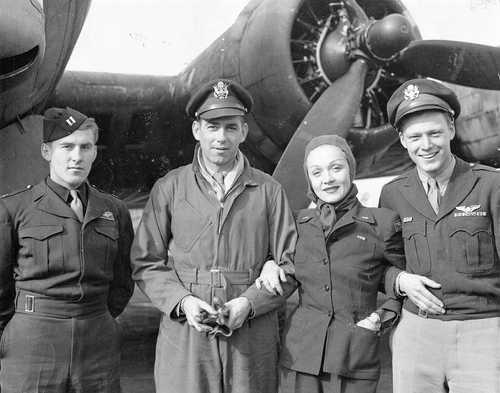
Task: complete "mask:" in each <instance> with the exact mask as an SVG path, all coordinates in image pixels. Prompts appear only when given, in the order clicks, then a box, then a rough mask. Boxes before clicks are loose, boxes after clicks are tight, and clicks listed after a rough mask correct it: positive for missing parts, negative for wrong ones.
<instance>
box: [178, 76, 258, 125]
mask: <svg viewBox="0 0 500 393" xmlns="http://www.w3.org/2000/svg"><path fill="white" fill-rule="evenodd" d="M252 106H253V99H252V96H251V95H250V93H249V92H248V90H247V89H245V88H244V87H243V86H241V85H240V84H239V83H237V82H235V81H233V80H230V79H215V80H212V81H210V82H208V83H205V84H204V85H203V86H201V87H200V88H199V89H198V90H196V92H195V93H194V94H193V95H192V96H191V99H190V100H189V102H188V103H187V105H186V113H187V114H188V115H189V116H191V117H193V118H195V119H198V118H202V119H206V120H209V119H216V118H218V117H224V116H242V115H245V114H247V113H248V112H250V110H251V109H252Z"/></svg>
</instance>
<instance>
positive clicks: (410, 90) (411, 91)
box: [403, 85, 420, 101]
mask: <svg viewBox="0 0 500 393" xmlns="http://www.w3.org/2000/svg"><path fill="white" fill-rule="evenodd" d="M419 95H420V90H418V86H417V85H408V86H406V88H405V90H404V92H403V97H404V99H405V100H406V101H408V100H414V99H415V98H417V97H418V96H419Z"/></svg>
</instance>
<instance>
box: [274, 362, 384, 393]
mask: <svg viewBox="0 0 500 393" xmlns="http://www.w3.org/2000/svg"><path fill="white" fill-rule="evenodd" d="M377 384H378V380H373V379H354V378H347V377H343V376H340V375H335V374H330V373H324V372H321V373H320V374H319V375H312V374H306V373H301V372H299V371H294V370H290V369H288V368H286V367H281V369H280V387H279V393H375V392H376V390H377Z"/></svg>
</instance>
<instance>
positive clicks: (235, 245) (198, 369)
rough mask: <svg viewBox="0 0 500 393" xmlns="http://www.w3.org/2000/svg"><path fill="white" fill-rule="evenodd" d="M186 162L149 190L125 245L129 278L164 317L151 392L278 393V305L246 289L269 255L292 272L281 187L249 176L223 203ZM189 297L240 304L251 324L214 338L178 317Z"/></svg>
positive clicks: (247, 172) (290, 230)
mask: <svg viewBox="0 0 500 393" xmlns="http://www.w3.org/2000/svg"><path fill="white" fill-rule="evenodd" d="M197 156H198V153H197V151H195V155H194V157H195V158H194V160H193V163H192V164H190V165H187V166H184V167H181V168H178V169H175V170H173V171H171V172H169V173H168V174H167V175H166V176H164V177H163V178H161V179H159V180H158V181H157V182H156V184H155V185H154V187H153V189H152V190H151V194H150V198H149V201H148V203H147V205H146V207H145V209H144V213H143V216H142V220H141V222H140V224H139V227H138V229H137V233H136V236H135V239H134V243H133V246H132V252H131V255H132V264H133V277H134V279H135V280H136V281H137V283H138V285H139V287H140V288H141V289H142V290H143V291H144V292H145V293H146V295H147V296H148V297H149V298H150V299H151V301H152V303H153V304H154V305H155V306H156V307H157V308H158V309H160V310H161V311H162V312H163V315H162V320H161V323H160V331H159V334H158V341H157V347H156V363H155V382H156V390H157V391H158V392H162V393H166V392H190V393H196V392H199V393H205V392H226V393H229V392H239V393H253V392H260V393H275V392H276V389H277V362H278V341H279V338H278V320H277V314H276V312H275V311H274V309H275V308H276V307H277V306H278V305H279V304H282V303H283V301H284V299H283V298H282V297H279V296H274V295H272V294H270V293H269V292H267V291H266V290H265V289H261V290H258V289H257V288H256V287H255V285H253V283H254V281H255V278H257V277H258V276H259V274H260V271H261V268H262V266H263V264H264V262H265V261H266V260H267V259H268V258H270V257H271V258H272V257H274V259H275V260H276V261H278V263H279V264H280V265H281V266H283V267H284V268H290V267H291V258H292V256H293V251H294V248H295V240H296V230H295V224H294V220H293V215H292V213H291V211H290V209H289V207H288V203H287V201H286V198H285V194H284V192H283V190H282V188H281V186H280V185H279V184H278V183H277V182H276V181H275V180H273V179H272V178H271V177H270V176H268V175H266V174H264V173H262V172H260V171H258V170H256V169H253V168H251V167H250V166H249V163H248V161H247V160H246V159H245V162H244V168H243V172H242V174H241V175H240V177H239V178H238V179H237V180H236V181H235V183H234V184H233V186H232V187H231V189H230V190H228V192H227V193H226V195H225V197H224V199H223V201H222V203H221V202H219V200H218V199H217V198H216V196H215V194H214V192H213V190H212V188H211V186H210V185H209V184H208V182H207V181H206V179H205V178H204V177H203V175H202V174H201V172H200V167H199V162H198V160H197ZM190 294H193V295H194V296H197V297H199V298H201V299H202V300H204V301H206V302H207V303H209V304H212V300H213V298H214V296H217V297H219V298H220V299H221V300H222V301H224V302H225V301H228V300H231V299H233V298H236V297H239V296H244V297H247V298H248V299H249V300H250V302H251V304H252V307H253V316H252V317H253V318H251V319H250V320H248V321H247V322H245V323H244V324H243V326H242V327H241V328H239V329H237V330H236V331H234V332H233V334H232V336H231V337H221V336H217V337H214V338H211V337H209V336H207V335H206V334H205V333H200V332H198V331H196V330H195V329H194V328H193V327H190V326H189V325H188V324H187V322H186V320H185V317H179V315H178V314H177V306H178V304H179V302H180V301H181V299H182V298H183V297H184V296H187V295H190Z"/></svg>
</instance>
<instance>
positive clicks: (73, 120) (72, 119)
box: [66, 116, 76, 126]
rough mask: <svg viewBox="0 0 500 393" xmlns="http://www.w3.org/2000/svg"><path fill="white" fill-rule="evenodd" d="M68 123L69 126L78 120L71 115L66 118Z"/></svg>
mask: <svg viewBox="0 0 500 393" xmlns="http://www.w3.org/2000/svg"><path fill="white" fill-rule="evenodd" d="M66 123H68V125H69V126H72V125H73V124H75V123H76V120H75V118H74V117H73V116H70V117H68V118H67V119H66Z"/></svg>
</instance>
